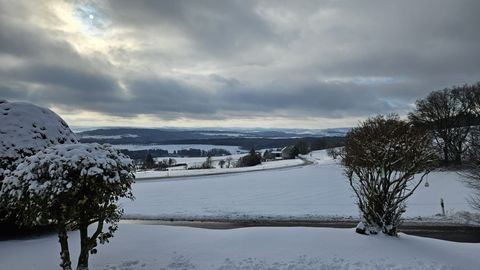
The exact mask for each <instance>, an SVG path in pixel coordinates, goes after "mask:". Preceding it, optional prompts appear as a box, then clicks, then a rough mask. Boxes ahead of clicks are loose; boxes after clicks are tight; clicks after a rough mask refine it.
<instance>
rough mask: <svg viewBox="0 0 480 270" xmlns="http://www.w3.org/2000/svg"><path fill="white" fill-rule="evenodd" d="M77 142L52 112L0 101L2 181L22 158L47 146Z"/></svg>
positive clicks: (64, 124) (0, 164) (31, 105)
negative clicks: (5, 174)
mask: <svg viewBox="0 0 480 270" xmlns="http://www.w3.org/2000/svg"><path fill="white" fill-rule="evenodd" d="M76 142H77V138H76V136H75V134H74V133H73V132H72V131H71V130H70V128H69V127H68V125H67V124H66V123H65V121H63V120H62V118H60V117H59V116H58V115H57V114H55V113H54V112H52V111H51V110H49V109H45V108H42V107H38V106H35V105H33V104H29V103H23V102H8V101H5V100H0V181H1V180H2V179H3V177H4V176H3V175H4V172H5V171H7V170H13V169H15V166H16V164H17V163H18V162H19V161H21V160H22V159H23V158H25V157H27V156H31V155H33V154H35V153H36V152H38V151H40V150H43V149H45V148H46V147H48V146H52V145H56V144H63V143H76Z"/></svg>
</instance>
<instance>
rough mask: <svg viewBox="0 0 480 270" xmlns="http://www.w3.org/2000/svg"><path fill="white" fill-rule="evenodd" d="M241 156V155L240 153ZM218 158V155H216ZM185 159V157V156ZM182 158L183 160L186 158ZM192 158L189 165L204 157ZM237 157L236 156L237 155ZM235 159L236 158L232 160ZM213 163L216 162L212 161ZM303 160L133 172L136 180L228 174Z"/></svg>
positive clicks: (291, 163) (296, 163)
mask: <svg viewBox="0 0 480 270" xmlns="http://www.w3.org/2000/svg"><path fill="white" fill-rule="evenodd" d="M240 156H242V155H240ZM216 158H217V159H214V160H218V158H220V157H216ZM185 159H187V158H185ZM185 159H183V161H184V162H186V160H185ZM188 159H192V160H193V161H191V160H190V161H189V162H188V164H189V166H191V165H192V164H193V165H201V163H202V162H203V161H205V158H202V159H200V161H199V160H198V159H199V158H188ZM237 159H238V157H237ZM176 160H177V163H183V162H181V161H182V160H180V161H179V160H178V159H176ZM234 161H236V160H234ZM214 163H215V165H216V164H217V162H216V161H214ZM303 163H304V162H303V161H302V160H301V159H287V160H276V161H267V162H263V163H262V164H260V165H257V166H252V167H242V168H223V169H222V168H215V169H194V170H170V171H168V172H167V171H138V172H136V173H135V176H136V178H137V179H138V180H141V179H145V178H154V177H179V176H199V175H214V174H228V173H240V172H251V171H262V170H267V169H274V168H283V167H291V166H297V165H301V164H303Z"/></svg>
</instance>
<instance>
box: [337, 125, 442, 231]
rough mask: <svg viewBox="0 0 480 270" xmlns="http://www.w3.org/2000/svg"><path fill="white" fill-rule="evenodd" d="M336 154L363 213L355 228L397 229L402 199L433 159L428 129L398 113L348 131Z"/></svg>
mask: <svg viewBox="0 0 480 270" xmlns="http://www.w3.org/2000/svg"><path fill="white" fill-rule="evenodd" d="M340 155H341V160H342V165H343V166H344V168H345V174H346V175H347V177H348V180H349V183H350V186H351V187H352V189H353V191H354V192H355V195H356V197H357V204H358V207H359V208H360V212H361V213H362V219H363V220H362V222H361V223H360V224H359V226H358V227H357V231H358V232H362V233H363V232H364V233H376V232H377V231H382V232H383V233H385V234H388V235H396V234H397V227H398V225H399V224H400V221H401V215H402V213H404V212H405V209H406V206H405V200H406V199H407V198H408V197H409V196H411V195H412V194H413V192H414V191H415V189H416V188H417V187H418V186H419V185H420V183H421V182H422V180H423V178H424V177H425V175H427V174H428V173H429V172H430V170H431V169H432V168H433V166H434V163H435V161H434V160H435V157H436V156H435V152H434V150H433V149H432V147H431V137H430V136H429V134H428V133H427V132H426V131H424V130H422V129H418V128H415V127H413V126H412V125H411V124H409V123H407V122H405V121H401V120H400V119H399V118H398V116H397V115H388V116H377V117H375V118H371V119H368V120H366V121H365V122H363V123H361V124H360V126H359V127H356V128H353V129H352V130H351V131H350V132H349V133H348V134H347V136H346V139H345V147H344V149H343V151H341V152H340Z"/></svg>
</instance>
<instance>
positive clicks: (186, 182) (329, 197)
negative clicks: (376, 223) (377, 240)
mask: <svg viewBox="0 0 480 270" xmlns="http://www.w3.org/2000/svg"><path fill="white" fill-rule="evenodd" d="M309 158H310V159H311V160H314V161H315V164H314V165H308V166H303V167H294V168H288V169H287V168H285V169H277V170H270V171H259V172H250V173H246V174H232V175H215V176H202V177H195V178H174V179H163V180H148V181H138V182H137V183H135V184H134V187H133V192H134V195H135V197H136V200H135V201H134V202H130V201H122V204H123V206H124V207H125V214H126V215H125V217H128V218H179V219H190V218H196V219H249V218H257V219H261V218H264V219H268V218H275V219H289V218H296V219H330V218H345V217H346V218H348V217H352V218H357V217H358V210H357V207H356V205H355V200H354V197H353V192H352V191H351V189H350V187H349V185H348V182H347V179H346V177H345V176H344V175H343V171H342V168H341V167H340V166H339V165H337V164H335V163H334V162H332V161H331V160H329V159H328V158H327V157H326V156H325V154H324V152H317V153H314V154H313V155H312V157H309ZM227 170H230V169H227ZM171 173H172V172H171ZM428 182H429V184H430V185H429V187H425V186H424V185H423V184H422V185H421V186H420V187H419V188H418V190H417V191H416V193H415V194H414V195H413V196H412V197H411V198H409V200H408V201H407V212H406V213H405V215H404V216H405V217H408V218H413V219H417V217H419V216H421V217H433V216H434V215H436V214H439V213H441V207H440V199H441V198H443V199H444V202H445V209H446V211H447V213H448V214H450V215H451V216H452V215H454V214H455V213H456V212H458V211H472V210H471V208H470V206H469V205H468V203H467V201H466V198H467V197H468V195H469V194H470V190H469V189H468V188H466V187H465V186H464V184H463V183H462V182H461V181H460V176H459V175H458V174H456V173H455V172H435V173H432V174H431V175H429V177H428ZM439 219H440V218H439ZM443 220H444V221H445V219H443ZM447 221H448V220H447ZM453 221H455V222H462V221H458V220H457V219H453Z"/></svg>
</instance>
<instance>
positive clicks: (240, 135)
mask: <svg viewBox="0 0 480 270" xmlns="http://www.w3.org/2000/svg"><path fill="white" fill-rule="evenodd" d="M348 130H349V128H336V129H323V130H306V129H284V130H282V129H274V130H273V129H242V130H234V129H166V128H160V129H147V128H101V129H95V130H88V131H83V132H79V133H77V135H78V137H79V138H80V141H81V142H98V143H110V144H210V145H235V146H240V147H242V148H244V149H250V148H255V149H260V148H275V147H283V146H286V145H290V144H293V143H295V142H296V141H298V140H299V139H304V140H307V141H309V142H312V141H315V140H318V139H319V138H325V139H326V140H328V141H329V142H331V143H333V144H335V145H337V144H338V143H340V142H343V137H344V136H345V134H346V133H347V132H348Z"/></svg>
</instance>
